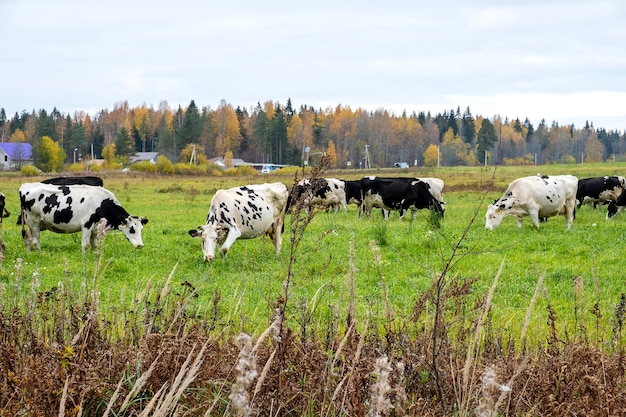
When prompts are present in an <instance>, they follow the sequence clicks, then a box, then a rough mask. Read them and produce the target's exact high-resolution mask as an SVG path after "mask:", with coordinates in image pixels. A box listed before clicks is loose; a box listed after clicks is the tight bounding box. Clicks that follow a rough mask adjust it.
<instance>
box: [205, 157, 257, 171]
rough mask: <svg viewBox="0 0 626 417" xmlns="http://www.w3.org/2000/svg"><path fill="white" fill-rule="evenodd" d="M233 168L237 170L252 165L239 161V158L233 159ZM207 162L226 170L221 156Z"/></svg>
mask: <svg viewBox="0 0 626 417" xmlns="http://www.w3.org/2000/svg"><path fill="white" fill-rule="evenodd" d="M232 161H233V167H234V168H237V167H239V166H241V165H252V164H250V163H248V162H246V161H244V160H243V159H239V158H233V159H232ZM209 162H211V163H212V164H216V165H219V166H220V167H222V168H228V167H227V166H226V165H225V164H224V158H222V157H221V156H218V157H217V158H211V159H209Z"/></svg>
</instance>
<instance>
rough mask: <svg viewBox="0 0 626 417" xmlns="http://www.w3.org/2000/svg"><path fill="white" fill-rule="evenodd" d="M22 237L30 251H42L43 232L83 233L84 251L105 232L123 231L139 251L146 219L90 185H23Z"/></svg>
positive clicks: (105, 191) (93, 244)
mask: <svg viewBox="0 0 626 417" xmlns="http://www.w3.org/2000/svg"><path fill="white" fill-rule="evenodd" d="M19 194H20V206H21V215H22V219H23V224H22V236H23V237H24V242H25V244H26V249H27V250H30V248H31V247H32V246H34V248H35V249H37V250H39V249H40V248H41V244H40V241H39V234H40V232H41V231H42V230H51V231H53V232H55V233H75V232H79V231H81V232H82V245H81V246H82V249H83V252H84V251H86V250H87V248H88V247H89V245H91V246H92V247H93V248H95V247H96V245H97V239H96V238H97V236H98V232H99V231H98V226H99V225H100V227H101V231H102V232H103V233H104V232H107V231H109V230H120V231H121V232H122V233H124V235H125V236H126V238H127V239H128V240H129V242H130V243H131V244H132V245H133V246H134V247H135V248H141V247H143V241H142V239H141V230H142V229H143V226H144V225H145V224H146V223H148V219H147V218H145V217H137V216H131V215H129V214H128V212H127V211H126V210H125V209H124V208H123V207H122V205H121V204H120V202H119V201H118V200H117V199H116V198H115V195H113V193H112V192H111V191H109V190H107V189H105V188H103V187H93V186H90V185H83V184H79V185H54V184H42V183H40V182H39V183H26V184H22V186H21V187H20V189H19Z"/></svg>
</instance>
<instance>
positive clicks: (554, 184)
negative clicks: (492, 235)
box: [485, 175, 578, 230]
mask: <svg viewBox="0 0 626 417" xmlns="http://www.w3.org/2000/svg"><path fill="white" fill-rule="evenodd" d="M577 189H578V178H576V177H575V176H573V175H551V176H545V175H544V176H540V175H535V176H532V177H523V178H518V179H516V180H514V181H513V182H511V184H509V187H508V188H507V190H506V192H505V193H504V195H503V196H502V197H500V199H498V200H496V201H495V202H494V203H493V204H490V205H489V207H487V212H486V214H485V218H486V221H485V227H486V228H487V229H489V230H493V229H495V228H496V227H498V225H499V224H500V222H501V221H502V219H503V218H504V217H505V216H515V217H517V226H518V227H522V221H523V219H524V217H525V216H530V218H531V220H532V222H533V226H534V227H535V229H537V230H539V218H542V217H552V216H556V215H558V214H564V215H565V218H566V219H567V228H568V229H569V228H571V227H572V222H573V220H574V216H575V213H576V190H577Z"/></svg>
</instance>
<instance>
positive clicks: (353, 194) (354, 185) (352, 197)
mask: <svg viewBox="0 0 626 417" xmlns="http://www.w3.org/2000/svg"><path fill="white" fill-rule="evenodd" d="M342 181H343V185H344V187H343V188H344V190H345V192H346V204H356V205H357V206H358V207H361V202H362V201H361V181H360V180H342Z"/></svg>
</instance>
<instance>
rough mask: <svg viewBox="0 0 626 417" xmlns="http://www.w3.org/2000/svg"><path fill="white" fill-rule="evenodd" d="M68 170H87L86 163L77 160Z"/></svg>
mask: <svg viewBox="0 0 626 417" xmlns="http://www.w3.org/2000/svg"><path fill="white" fill-rule="evenodd" d="M67 170H68V171H70V172H81V171H84V170H85V164H83V163H82V162H75V163H73V164H71V165H70V166H69V167H67Z"/></svg>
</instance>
